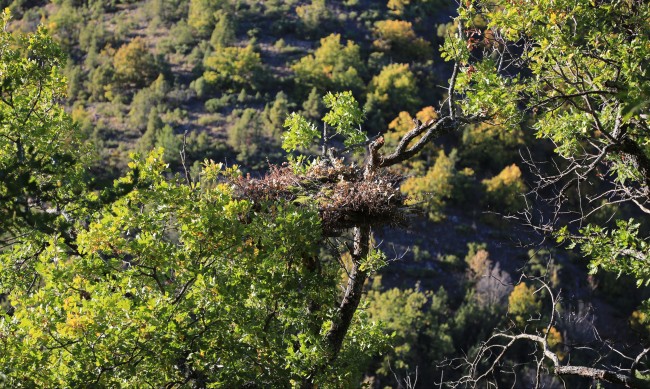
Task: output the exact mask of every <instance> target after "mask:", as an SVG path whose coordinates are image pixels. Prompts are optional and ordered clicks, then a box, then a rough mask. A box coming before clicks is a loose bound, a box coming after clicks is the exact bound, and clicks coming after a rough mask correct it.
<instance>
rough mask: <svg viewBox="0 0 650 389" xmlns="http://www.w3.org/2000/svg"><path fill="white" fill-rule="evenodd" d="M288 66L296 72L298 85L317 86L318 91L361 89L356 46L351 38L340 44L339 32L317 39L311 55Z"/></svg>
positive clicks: (361, 66)
mask: <svg viewBox="0 0 650 389" xmlns="http://www.w3.org/2000/svg"><path fill="white" fill-rule="evenodd" d="M291 69H292V70H293V71H294V72H295V73H296V82H297V83H298V85H300V86H301V87H306V88H317V89H318V91H319V92H321V93H324V92H325V91H334V92H337V91H343V90H346V89H350V90H352V91H355V92H356V91H360V90H362V89H363V84H364V83H363V81H362V79H361V74H363V71H364V65H363V61H362V60H361V54H360V48H359V46H358V45H357V44H355V43H354V42H352V41H351V40H348V42H347V43H346V44H345V45H343V44H342V43H341V35H339V34H331V35H329V36H327V37H325V38H323V39H321V40H320V47H319V48H318V49H316V51H315V52H314V54H310V55H307V56H305V57H303V58H301V59H300V61H298V62H296V63H295V64H294V65H293V66H291Z"/></svg>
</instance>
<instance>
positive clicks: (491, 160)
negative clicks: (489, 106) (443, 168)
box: [460, 123, 524, 172]
mask: <svg viewBox="0 0 650 389" xmlns="http://www.w3.org/2000/svg"><path fill="white" fill-rule="evenodd" d="M462 142H463V148H462V149H461V151H460V158H461V160H462V161H463V163H464V164H466V165H468V166H471V167H472V168H473V169H479V168H480V169H486V168H487V169H490V170H491V171H494V172H497V171H499V170H500V169H502V168H503V166H507V165H509V164H512V163H513V162H515V160H516V159H517V158H518V157H519V154H518V153H517V151H518V148H519V147H521V146H522V145H523V144H524V139H523V133H522V131H521V129H518V128H513V129H509V128H506V127H503V126H494V125H489V124H487V123H481V124H476V125H470V126H467V127H466V128H465V130H464V131H463V138H462Z"/></svg>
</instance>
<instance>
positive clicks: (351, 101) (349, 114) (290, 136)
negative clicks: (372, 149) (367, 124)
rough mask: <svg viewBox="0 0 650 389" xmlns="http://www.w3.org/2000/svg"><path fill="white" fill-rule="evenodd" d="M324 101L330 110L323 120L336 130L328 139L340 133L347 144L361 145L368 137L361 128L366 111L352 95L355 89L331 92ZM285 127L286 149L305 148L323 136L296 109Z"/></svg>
mask: <svg viewBox="0 0 650 389" xmlns="http://www.w3.org/2000/svg"><path fill="white" fill-rule="evenodd" d="M323 102H324V103H325V106H326V107H327V108H329V112H327V114H325V116H324V117H323V122H324V123H325V124H327V125H330V126H332V127H333V128H334V129H335V131H334V132H335V133H334V134H333V135H329V136H328V138H327V139H325V142H327V141H328V140H329V139H331V138H332V137H333V136H334V135H340V136H342V137H343V143H344V144H345V145H346V146H348V147H350V146H355V149H359V148H360V147H361V146H360V145H359V144H361V143H363V142H364V141H365V140H366V139H367V138H366V134H365V133H364V132H363V131H362V130H361V122H362V121H363V118H364V112H363V111H362V110H361V108H359V103H358V102H357V101H356V100H355V98H354V96H352V92H350V91H348V92H340V93H335V94H333V93H331V92H329V93H327V94H326V95H325V96H324V97H323ZM284 127H285V128H286V129H287V131H286V133H285V135H284V136H283V144H282V148H284V149H285V150H286V151H294V150H296V149H299V148H301V149H306V148H308V147H309V146H311V145H312V143H313V141H314V138H318V139H320V137H321V134H320V132H319V131H318V128H317V127H316V125H315V124H313V123H310V122H309V121H308V120H307V119H305V118H304V117H303V116H302V115H300V114H297V113H295V112H293V113H291V115H289V116H288V117H287V120H286V121H285V122H284Z"/></svg>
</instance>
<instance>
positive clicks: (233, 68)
mask: <svg viewBox="0 0 650 389" xmlns="http://www.w3.org/2000/svg"><path fill="white" fill-rule="evenodd" d="M203 65H204V66H205V73H203V78H204V80H205V82H206V83H207V84H208V85H210V86H212V87H214V88H222V89H226V90H228V91H234V90H236V89H237V88H241V87H248V88H252V89H254V88H255V87H256V83H257V79H258V78H259V76H260V74H261V71H262V69H263V65H262V60H261V58H260V54H259V53H257V52H256V51H255V49H254V47H253V45H252V44H251V43H249V44H248V45H247V46H246V47H216V48H215V51H214V53H212V54H211V55H210V56H208V57H207V58H206V59H205V61H204V62H203Z"/></svg>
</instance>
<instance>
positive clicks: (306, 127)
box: [282, 112, 321, 152]
mask: <svg viewBox="0 0 650 389" xmlns="http://www.w3.org/2000/svg"><path fill="white" fill-rule="evenodd" d="M284 127H285V128H286V129H287V130H286V132H285V134H284V136H283V137H282V139H283V140H282V148H283V149H285V150H286V151H289V152H291V151H295V150H298V149H307V148H309V147H310V146H311V145H312V143H313V142H314V139H315V138H320V137H321V134H320V131H318V128H316V125H315V124H313V123H310V122H309V121H308V120H307V119H305V118H304V117H303V116H302V115H300V114H297V113H295V112H292V113H291V114H290V115H289V116H288V117H287V119H286V120H285V122H284Z"/></svg>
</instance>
